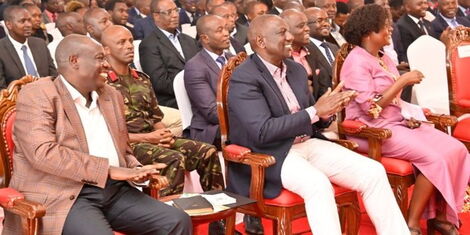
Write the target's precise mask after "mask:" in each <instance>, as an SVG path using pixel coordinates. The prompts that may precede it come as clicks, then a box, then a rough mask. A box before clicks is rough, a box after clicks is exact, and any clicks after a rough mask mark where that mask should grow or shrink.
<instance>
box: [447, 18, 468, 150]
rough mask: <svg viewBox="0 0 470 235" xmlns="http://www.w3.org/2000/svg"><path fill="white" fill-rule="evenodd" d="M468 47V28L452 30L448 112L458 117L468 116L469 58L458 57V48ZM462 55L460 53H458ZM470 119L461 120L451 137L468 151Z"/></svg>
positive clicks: (450, 38) (448, 55) (449, 50)
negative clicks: (457, 140) (462, 144)
mask: <svg viewBox="0 0 470 235" xmlns="http://www.w3.org/2000/svg"><path fill="white" fill-rule="evenodd" d="M464 47H470V28H465V27H463V28H460V29H456V30H453V31H452V32H451V33H450V34H449V41H448V42H447V62H448V65H449V66H448V69H447V77H448V79H449V93H450V112H451V114H452V115H455V116H457V117H460V116H462V115H464V114H467V115H470V77H469V74H470V66H469V65H470V57H468V56H460V55H459V48H460V49H463V48H464ZM460 53H462V52H460ZM469 130H470V118H467V119H463V120H461V121H459V122H458V123H457V125H456V126H455V128H454V131H453V136H454V137H455V138H457V139H459V140H460V141H462V142H463V143H464V144H465V146H467V149H470V131H469Z"/></svg>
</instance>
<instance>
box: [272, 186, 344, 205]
mask: <svg viewBox="0 0 470 235" xmlns="http://www.w3.org/2000/svg"><path fill="white" fill-rule="evenodd" d="M333 188H334V189H335V196H339V195H341V194H343V193H349V192H352V190H349V189H346V188H342V187H340V186H337V185H333ZM264 203H265V204H266V205H270V206H279V207H291V206H296V205H300V204H303V203H304V199H302V198H301V197H300V196H299V195H297V194H295V193H293V192H291V191H289V190H287V189H282V191H281V194H279V196H277V197H276V198H272V199H265V200H264Z"/></svg>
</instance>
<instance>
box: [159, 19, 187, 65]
mask: <svg viewBox="0 0 470 235" xmlns="http://www.w3.org/2000/svg"><path fill="white" fill-rule="evenodd" d="M155 33H156V35H157V38H158V40H159V41H160V43H161V44H162V45H163V46H165V47H167V48H168V49H170V51H172V52H173V53H174V54H176V56H178V58H179V59H180V60H181V61H182V62H183V63H184V62H185V61H184V58H183V57H182V56H181V54H180V53H179V52H178V50H176V48H175V46H173V43H171V41H170V39H168V37H167V36H166V35H165V34H164V33H163V32H162V31H161V30H160V29H159V28H158V27H157V28H156V30H155ZM178 40H179V37H178ZM180 45H181V48H183V43H182V42H181V40H180ZM183 51H184V48H183ZM163 56H165V55H163Z"/></svg>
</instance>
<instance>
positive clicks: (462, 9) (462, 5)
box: [457, 0, 470, 18]
mask: <svg viewBox="0 0 470 235" xmlns="http://www.w3.org/2000/svg"><path fill="white" fill-rule="evenodd" d="M458 1H459V9H458V10H457V16H463V17H467V18H468V17H470V2H469V1H468V0H458Z"/></svg>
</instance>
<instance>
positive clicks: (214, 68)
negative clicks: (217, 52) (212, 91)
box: [201, 49, 220, 74]
mask: <svg viewBox="0 0 470 235" xmlns="http://www.w3.org/2000/svg"><path fill="white" fill-rule="evenodd" d="M201 55H202V57H203V58H204V63H206V64H207V66H208V67H209V68H210V69H211V70H212V71H213V72H214V73H216V74H219V73H220V69H219V66H217V64H216V63H215V61H214V60H213V59H212V57H211V56H210V55H209V53H207V51H206V50H205V49H202V50H201Z"/></svg>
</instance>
